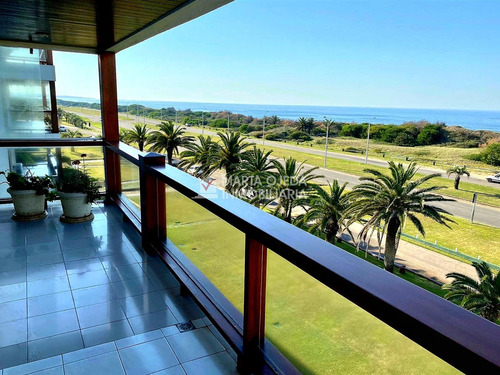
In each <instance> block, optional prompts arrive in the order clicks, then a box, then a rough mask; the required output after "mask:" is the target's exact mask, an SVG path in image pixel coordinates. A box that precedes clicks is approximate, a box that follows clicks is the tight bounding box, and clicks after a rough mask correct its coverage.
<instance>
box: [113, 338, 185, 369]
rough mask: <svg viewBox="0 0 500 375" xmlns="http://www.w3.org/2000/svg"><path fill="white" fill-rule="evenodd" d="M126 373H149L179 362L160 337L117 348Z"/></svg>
mask: <svg viewBox="0 0 500 375" xmlns="http://www.w3.org/2000/svg"><path fill="white" fill-rule="evenodd" d="M119 353H120V357H121V359H122V362H123V366H124V367H125V371H126V372H127V375H133V374H134V375H139V374H149V373H151V372H155V371H159V370H163V369H166V368H169V367H172V366H175V365H178V364H179V361H178V360H177V358H176V357H175V355H174V353H173V352H172V349H171V348H170V346H169V345H168V343H167V341H166V340H165V339H164V338H162V339H158V340H154V341H149V342H146V343H143V344H138V345H134V346H131V347H129V348H125V349H121V350H119Z"/></svg>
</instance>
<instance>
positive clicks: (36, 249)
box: [26, 238, 61, 255]
mask: <svg viewBox="0 0 500 375" xmlns="http://www.w3.org/2000/svg"><path fill="white" fill-rule="evenodd" d="M56 239H57V238H56ZM60 250H61V245H59V242H58V241H53V242H47V243H41V244H32V245H28V246H26V252H27V254H28V255H41V254H48V253H53V252H57V251H60Z"/></svg>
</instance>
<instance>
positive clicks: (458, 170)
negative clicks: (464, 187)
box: [446, 165, 470, 190]
mask: <svg viewBox="0 0 500 375" xmlns="http://www.w3.org/2000/svg"><path fill="white" fill-rule="evenodd" d="M446 174H447V175H448V177H450V176H451V175H452V174H454V175H455V189H456V190H458V185H460V178H461V177H462V176H463V175H466V176H467V177H470V173H469V171H468V170H467V167H466V166H465V165H464V166H463V167H461V166H459V165H455V166H454V167H451V168H449V169H448V170H447V171H446Z"/></svg>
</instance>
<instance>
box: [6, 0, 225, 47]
mask: <svg viewBox="0 0 500 375" xmlns="http://www.w3.org/2000/svg"><path fill="white" fill-rule="evenodd" d="M231 1H232V0H59V1H58V0H8V1H5V0H1V1H0V24H1V27H0V45H8V46H20V47H34V48H46V49H55V50H66V51H74V52H90V53H99V52H103V51H113V52H118V51H120V50H122V49H125V48H127V47H129V46H131V45H133V44H136V43H139V42H141V41H143V40H145V39H147V38H149V37H151V36H153V35H156V34H159V33H161V32H163V31H165V30H168V29H170V28H172V27H175V26H178V25H180V24H182V23H184V22H187V21H190V20H192V19H194V18H196V17H199V16H201V15H203V14H205V13H208V12H210V11H212V10H214V9H216V8H218V7H220V6H222V5H225V4H227V3H229V2H231Z"/></svg>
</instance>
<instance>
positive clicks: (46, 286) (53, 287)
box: [28, 276, 70, 297]
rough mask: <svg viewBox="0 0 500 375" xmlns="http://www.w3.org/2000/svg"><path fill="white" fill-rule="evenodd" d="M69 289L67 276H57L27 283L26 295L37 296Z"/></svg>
mask: <svg viewBox="0 0 500 375" xmlns="http://www.w3.org/2000/svg"><path fill="white" fill-rule="evenodd" d="M68 290H70V288H69V283H68V277H67V276H57V277H51V278H46V279H41V280H37V281H30V282H29V283H28V297H38V296H43V295H47V294H54V293H60V292H66V291H68Z"/></svg>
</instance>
